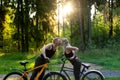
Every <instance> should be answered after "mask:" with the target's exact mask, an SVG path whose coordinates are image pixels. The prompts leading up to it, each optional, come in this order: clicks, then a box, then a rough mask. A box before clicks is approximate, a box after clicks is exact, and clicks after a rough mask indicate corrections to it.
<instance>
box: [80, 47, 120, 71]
mask: <svg viewBox="0 0 120 80" xmlns="http://www.w3.org/2000/svg"><path fill="white" fill-rule="evenodd" d="M119 56H120V50H117V51H116V50H114V51H112V50H110V49H94V50H91V51H86V52H85V53H84V54H79V57H80V59H81V61H83V62H90V63H94V64H98V65H101V66H103V69H107V70H108V69H109V70H120V63H119V61H120V57H119Z"/></svg>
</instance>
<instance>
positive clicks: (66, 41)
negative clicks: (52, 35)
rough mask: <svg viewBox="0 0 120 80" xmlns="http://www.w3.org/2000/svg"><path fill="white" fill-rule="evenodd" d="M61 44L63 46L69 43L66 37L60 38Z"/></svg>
mask: <svg viewBox="0 0 120 80" xmlns="http://www.w3.org/2000/svg"><path fill="white" fill-rule="evenodd" d="M62 45H63V46H68V45H69V41H68V39H67V38H62Z"/></svg>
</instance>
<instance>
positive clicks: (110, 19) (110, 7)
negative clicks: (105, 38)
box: [109, 0, 113, 38]
mask: <svg viewBox="0 0 120 80" xmlns="http://www.w3.org/2000/svg"><path fill="white" fill-rule="evenodd" d="M109 28H110V30H109V38H111V37H112V36H113V0H109Z"/></svg>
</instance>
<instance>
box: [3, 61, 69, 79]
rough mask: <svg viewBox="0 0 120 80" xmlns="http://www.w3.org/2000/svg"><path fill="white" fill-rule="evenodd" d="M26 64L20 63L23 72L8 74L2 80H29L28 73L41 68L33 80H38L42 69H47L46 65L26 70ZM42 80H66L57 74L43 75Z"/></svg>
mask: <svg viewBox="0 0 120 80" xmlns="http://www.w3.org/2000/svg"><path fill="white" fill-rule="evenodd" d="M27 63H28V62H20V64H21V65H23V66H24V70H22V71H16V72H10V73H8V74H7V75H6V76H5V77H4V78H3V80H29V73H30V72H32V71H33V70H36V69H38V68H42V69H41V71H40V72H39V73H38V74H37V76H36V78H35V80H38V78H39V76H41V74H42V72H43V71H44V69H46V68H48V65H47V64H43V65H40V66H37V67H35V68H33V69H30V70H27V68H26V64H27ZM43 80H67V79H66V78H65V76H64V75H62V74H61V73H58V72H48V73H47V74H45V76H44V78H43Z"/></svg>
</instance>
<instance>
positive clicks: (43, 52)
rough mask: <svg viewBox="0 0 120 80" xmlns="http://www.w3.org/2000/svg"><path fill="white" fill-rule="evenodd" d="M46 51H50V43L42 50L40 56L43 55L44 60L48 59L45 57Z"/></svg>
mask: <svg viewBox="0 0 120 80" xmlns="http://www.w3.org/2000/svg"><path fill="white" fill-rule="evenodd" d="M46 49H48V50H50V49H52V43H49V44H47V45H46V46H44V47H43V48H42V54H43V56H44V58H45V59H48V57H47V56H46V52H45V50H46Z"/></svg>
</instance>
